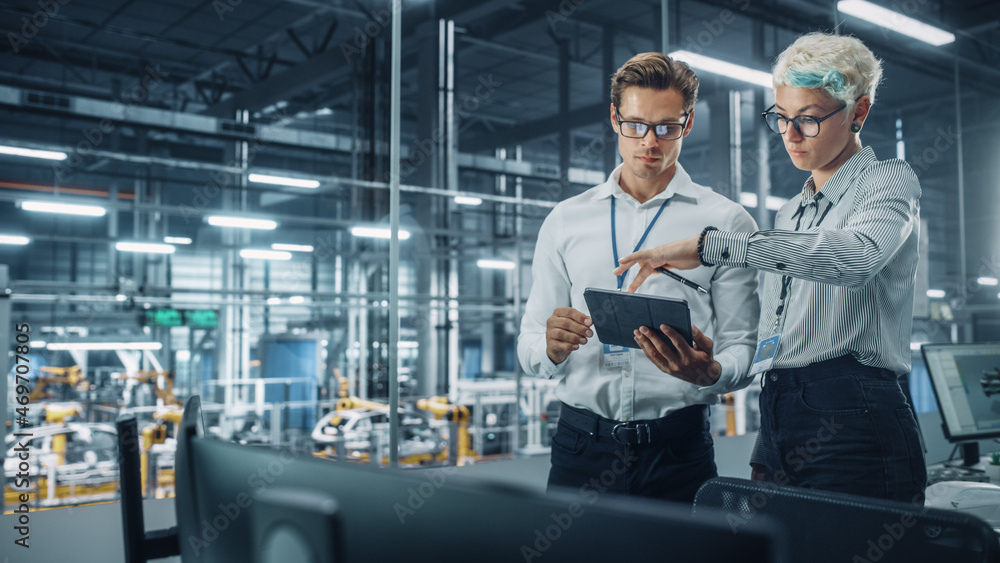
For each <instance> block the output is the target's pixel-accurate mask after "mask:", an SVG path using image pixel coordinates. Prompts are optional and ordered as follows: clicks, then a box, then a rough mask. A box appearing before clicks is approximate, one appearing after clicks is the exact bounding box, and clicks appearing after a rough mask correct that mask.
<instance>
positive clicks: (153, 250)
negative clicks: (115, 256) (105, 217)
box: [115, 242, 177, 254]
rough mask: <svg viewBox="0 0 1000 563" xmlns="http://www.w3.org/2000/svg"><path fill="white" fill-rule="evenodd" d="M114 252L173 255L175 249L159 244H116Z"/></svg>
mask: <svg viewBox="0 0 1000 563" xmlns="http://www.w3.org/2000/svg"><path fill="white" fill-rule="evenodd" d="M115 250H120V251H122V252H145V253H147V254H173V253H174V251H175V250H177V248H175V247H174V246H173V245H171V244H162V243H159V242H116V243H115Z"/></svg>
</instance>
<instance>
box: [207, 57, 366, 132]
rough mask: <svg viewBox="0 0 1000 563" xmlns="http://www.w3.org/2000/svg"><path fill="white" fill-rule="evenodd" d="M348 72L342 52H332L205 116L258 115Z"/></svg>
mask: <svg viewBox="0 0 1000 563" xmlns="http://www.w3.org/2000/svg"><path fill="white" fill-rule="evenodd" d="M347 68H349V67H348V66H347V61H346V59H345V57H344V55H343V53H341V52H340V50H339V49H333V50H330V51H327V52H325V53H321V54H319V55H316V56H314V57H312V58H311V59H309V60H307V61H305V62H303V63H301V64H299V65H297V66H295V67H293V68H291V69H289V70H286V71H285V72H282V73H281V74H278V75H276V76H272V77H270V78H268V79H266V80H263V81H261V82H259V83H257V84H255V85H253V86H252V87H251V88H248V89H246V90H243V91H241V92H238V93H236V94H234V95H232V96H230V97H229V98H226V99H225V100H223V101H222V102H220V103H218V104H215V105H214V106H212V107H210V108H208V109H207V110H205V111H204V112H203V113H204V114H205V115H209V116H214V117H228V116H231V115H235V114H236V111H237V110H241V109H245V110H250V111H257V110H260V109H261V108H265V107H267V106H270V105H272V104H274V103H275V102H278V101H281V100H287V99H288V98H290V97H292V96H295V95H296V94H298V93H299V92H303V91H305V90H309V89H310V88H314V87H316V86H319V85H320V84H323V83H324V82H326V81H328V80H329V79H330V77H331V76H333V75H334V74H336V73H338V72H340V71H341V70H342V69H347Z"/></svg>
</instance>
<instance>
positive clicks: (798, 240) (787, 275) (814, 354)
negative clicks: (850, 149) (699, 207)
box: [702, 147, 920, 375]
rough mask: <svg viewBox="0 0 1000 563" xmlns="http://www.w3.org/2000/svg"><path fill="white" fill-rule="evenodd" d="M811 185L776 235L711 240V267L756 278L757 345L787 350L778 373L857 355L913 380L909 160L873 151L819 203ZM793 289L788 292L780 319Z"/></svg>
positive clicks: (912, 182) (777, 363) (915, 194)
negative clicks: (742, 270)
mask: <svg viewBox="0 0 1000 563" xmlns="http://www.w3.org/2000/svg"><path fill="white" fill-rule="evenodd" d="M813 191H814V184H813V179H812V177H810V178H809V179H808V180H807V181H806V183H805V185H804V186H803V188H802V193H801V194H800V195H798V196H797V197H795V198H792V200H791V201H789V202H788V203H787V204H785V205H784V206H783V207H782V208H781V209H780V210H779V211H778V213H777V216H776V217H775V221H774V224H775V229H774V230H770V231H758V232H755V233H739V232H725V231H710V232H709V233H708V234H707V235H706V236H705V242H704V247H703V249H702V259H703V260H704V261H705V262H708V263H711V264H717V265H726V266H743V267H747V268H756V269H758V270H761V271H762V272H763V275H762V279H761V311H760V324H759V326H758V332H757V338H758V340H763V339H765V338H768V337H770V336H772V335H773V334H775V333H780V334H781V342H780V344H779V345H778V352H777V355H776V356H775V359H774V363H773V365H772V369H779V368H795V367H804V366H807V365H809V364H812V363H815V362H819V361H822V360H827V359H830V358H835V357H838V356H842V355H844V354H851V355H852V356H854V357H855V358H856V359H857V360H858V361H859V362H861V363H862V364H864V365H867V366H871V367H876V368H884V369H888V370H891V371H893V372H894V373H896V374H897V375H900V374H903V373H906V372H908V371H909V370H910V330H911V325H912V317H913V284H914V277H915V275H916V269H917V239H918V238H919V232H920V218H919V213H920V203H919V198H920V184H919V182H918V181H917V177H916V175H915V174H914V173H913V170H911V169H910V166H909V165H908V164H907V163H906V162H905V161H903V160H899V159H891V160H883V161H879V160H877V159H876V158H875V153H874V152H873V151H872V149H871V147H865V148H864V149H862V150H861V151H860V152H858V153H857V154H855V155H854V156H852V157H851V158H850V159H849V160H848V161H847V162H845V163H844V164H843V166H841V167H840V169H838V170H837V172H836V173H835V174H834V175H833V176H832V177H831V178H830V179H829V180H828V181H827V183H826V185H824V186H823V188H822V189H821V190H820V191H819V192H818V193H815V194H814V193H813ZM783 280H785V281H787V282H789V283H790V285H789V286H788V291H787V296H786V299H785V306H784V308H783V310H782V313H783V314H782V315H781V317H782V318H779V315H778V314H777V309H778V306H779V304H780V302H781V299H780V294H781V287H782V283H783Z"/></svg>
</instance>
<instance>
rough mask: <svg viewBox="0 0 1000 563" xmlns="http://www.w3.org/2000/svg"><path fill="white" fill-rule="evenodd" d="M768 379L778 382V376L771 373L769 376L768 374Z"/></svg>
mask: <svg viewBox="0 0 1000 563" xmlns="http://www.w3.org/2000/svg"><path fill="white" fill-rule="evenodd" d="M767 377H768V378H770V379H771V381H777V380H778V374H776V373H769V374H767Z"/></svg>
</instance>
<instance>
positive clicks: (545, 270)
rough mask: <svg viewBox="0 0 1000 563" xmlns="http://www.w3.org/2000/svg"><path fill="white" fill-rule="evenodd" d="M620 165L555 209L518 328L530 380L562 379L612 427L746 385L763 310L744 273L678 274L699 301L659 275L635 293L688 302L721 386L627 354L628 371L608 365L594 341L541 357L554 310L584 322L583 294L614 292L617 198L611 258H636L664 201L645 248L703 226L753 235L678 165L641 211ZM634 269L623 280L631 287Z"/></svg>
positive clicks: (565, 393) (576, 399) (566, 391)
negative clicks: (576, 314)
mask: <svg viewBox="0 0 1000 563" xmlns="http://www.w3.org/2000/svg"><path fill="white" fill-rule="evenodd" d="M620 178H621V166H619V167H618V168H616V169H615V170H614V171H613V172H612V173H611V175H610V176H609V177H608V180H607V181H606V182H604V183H603V184H600V185H598V186H595V187H593V188H591V189H589V190H587V191H586V192H584V193H582V194H580V195H578V196H575V197H572V198H570V199H567V200H565V201H563V202H560V203H559V205H557V206H556V207H555V208H554V209H553V210H552V212H551V213H550V214H549V216H548V217H546V219H545V221H544V223H543V224H542V227H541V229H539V231H538V242H537V244H536V246H535V256H534V261H533V262H532V265H531V275H532V287H531V291H530V294H529V295H528V302H527V306H526V310H525V314H524V318H523V319H522V320H521V332H520V334H519V335H518V339H517V354H518V358H519V359H520V361H521V366H522V367H523V368H524V370H525V371H526V372H527V373H529V374H532V375H537V376H541V377H547V378H553V377H561V378H562V379H561V380H560V381H559V384H558V386H557V387H556V395H557V396H558V397H559V399H560V400H561V401H563V402H564V403H566V404H569V405H572V406H574V407H580V408H585V409H588V410H590V411H592V412H594V413H597V414H599V415H601V416H604V417H607V418H611V419H615V420H622V421H628V420H644V419H651V418H660V417H663V416H665V415H666V414H668V413H670V412H672V411H675V410H678V409H681V408H683V407H686V406H690V405H695V404H714V403H717V402H718V401H719V398H718V394H719V393H727V392H729V391H733V390H736V389H739V388H742V387H745V386H746V385H747V384H749V382H750V381H752V378H748V377H747V376H746V372H747V371H748V368H749V366H750V361H751V359H752V357H753V352H754V346H755V344H756V336H757V319H758V315H759V312H760V304H759V301H758V299H757V273H756V272H755V271H754V270H748V269H746V268H734V267H726V266H713V267H705V266H700V267H698V268H696V269H694V270H685V271H683V272H680V273H681V275H683V276H684V277H686V278H688V279H690V280H691V281H693V282H695V283H697V284H699V285H701V286H702V287H704V288H706V289H709V291H710V293H709V294H707V295H706V294H703V293H700V292H698V291H696V290H694V289H691V288H689V287H687V286H685V285H683V284H681V283H679V282H677V281H675V280H673V279H671V278H669V277H668V276H664V275H653V276H650V277H649V279H647V280H646V282H645V283H643V285H642V288H641V289H640V293H647V294H653V295H659V296H664V297H672V298H677V299H685V300H686V301H687V302H688V305H689V307H690V309H691V322H692V323H694V324H695V326H697V327H698V328H699V329H701V331H702V332H704V333H705V335H706V336H708V337H709V338H711V339H712V340H713V341H714V355H715V359H716V360H717V361H718V362H719V364H720V365H721V366H722V375H721V376H720V378H719V381H718V382H717V383H716V384H714V385H712V386H710V387H699V386H697V385H694V384H691V383H687V382H685V381H682V380H680V379H677V378H675V377H672V376H670V375H667V374H665V373H663V372H661V371H660V370H659V369H658V368H657V367H656V366H655V365H654V364H653V363H652V362H651V361H649V359H648V358H646V356H645V354H643V352H642V350H639V349H632V348H629V349H628V354H630V356H631V363H630V365H629V366H626V367H606V366H605V365H604V364H603V361H602V358H603V346H602V344H601V342H600V341H599V340H598V338H597V334H596V331H595V334H594V336H593V337H591V338H589V339H588V341H587V343H586V344H584V345H582V346H580V348H579V349H577V350H574V351H573V352H572V353H571V354H570V355H569V357H568V358H567V359H566V360H564V361H563V362H562V363H560V364H558V365H557V364H554V363H553V362H552V360H551V359H549V357H548V355H547V354H546V353H545V323H546V320H548V318H549V317H550V316H552V313H553V312H554V311H555V309H556V308H558V307H573V308H574V309H576V310H578V311H580V312H582V313H584V314H585V315H588V316H589V315H590V313H589V310H588V308H587V303H586V302H585V301H584V298H583V292H584V290H585V289H587V288H588V287H595V288H602V289H617V281H616V279H615V275H614V274H613V273H612V270H614V268H615V266H616V264H615V261H614V257H613V252H612V248H611V240H612V238H611V198H612V197H615V198H616V200H615V204H616V205H615V208H616V210H615V212H616V217H615V220H616V231H617V233H616V234H617V241H616V242H617V245H618V256H619V257H624V256H627V255H628V254H631V253H632V252H633V249H634V248H635V245H636V244H637V243H638V242H639V239H641V238H642V235H643V233H644V232H645V230H646V228H647V226H648V225H649V223H650V221H652V219H653V217H654V216H655V215H656V213H657V211H658V210H659V208H660V206H661V204H663V202H664V200H669V203H667V206H666V207H665V208H664V210H663V213H662V215H661V216H660V218H659V219H658V220H657V221H656V223H655V224H654V226H653V228H652V230H651V231H650V233H649V236H648V237H647V238H646V241H645V242H644V243H643V247H644V248H652V247H655V246H658V245H661V244H665V243H668V242H671V241H675V240H678V239H682V238H686V237H690V236H693V235H697V234H698V233H700V232H701V230H702V229H704V228H705V227H706V226H708V225H716V226H718V227H719V228H723V225H725V229H726V230H727V231H749V232H753V231H756V230H757V225H756V224H755V223H754V220H753V218H751V217H750V215H749V214H748V213H747V212H746V210H744V209H743V207H742V206H740V205H738V204H736V203H734V202H732V201H730V200H728V199H726V198H725V197H723V196H721V195H719V194H717V193H715V192H713V191H712V190H710V189H708V188H705V187H703V186H699V185H697V184H695V183H694V182H692V181H691V177H690V176H689V175H688V173H687V172H685V171H684V168H683V167H682V166H681V165H680V164H679V163H678V164H677V171H676V173H675V174H674V177H673V179H672V180H671V181H670V183H669V184H668V185H667V187H666V188H665V189H664V190H663V191H662V192H660V193H659V194H657V195H656V196H654V197H653V198H652V199H650V200H649V201H647V202H645V203H641V204H640V203H639V202H638V201H637V200H636V199H635V198H633V197H632V196H630V195H628V194H627V193H625V192H624V191H623V190H622V189H621V187H620V186H619V180H620ZM637 270H638V268H632V269H631V270H630V271H629V272H628V279H626V280H625V285H624V287H628V284H629V283H630V280H631V278H632V277H633V276H634V275H635V272H636V271H637Z"/></svg>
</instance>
